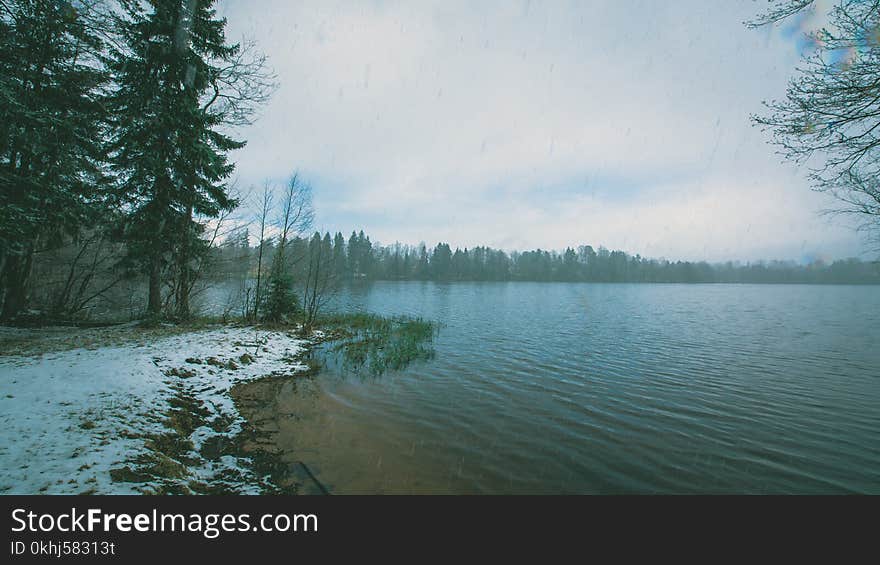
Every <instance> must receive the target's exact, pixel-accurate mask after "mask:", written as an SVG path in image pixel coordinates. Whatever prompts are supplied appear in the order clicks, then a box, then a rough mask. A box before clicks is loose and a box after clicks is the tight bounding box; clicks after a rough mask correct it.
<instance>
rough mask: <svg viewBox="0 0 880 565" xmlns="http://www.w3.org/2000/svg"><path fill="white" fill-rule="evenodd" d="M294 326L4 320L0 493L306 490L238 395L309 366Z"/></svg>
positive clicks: (304, 480) (305, 341) (305, 480)
mask: <svg viewBox="0 0 880 565" xmlns="http://www.w3.org/2000/svg"><path fill="white" fill-rule="evenodd" d="M296 329H297V328H295V327H290V328H261V327H259V326H236V325H233V324H218V325H211V326H208V327H202V328H187V327H180V326H174V327H164V328H158V329H156V328H151V329H146V328H139V327H136V326H129V325H127V327H125V328H121V329H117V330H115V331H114V330H113V329H110V330H104V329H102V330H101V331H95V330H86V331H82V332H71V330H70V328H63V329H61V330H58V331H54V330H47V329H44V330H43V331H41V332H40V334H41V335H36V334H35V333H34V332H27V331H19V330H17V329H15V328H3V329H2V331H0V343H2V344H3V348H2V349H3V352H4V355H0V402H3V403H4V404H5V406H4V407H3V408H4V410H3V414H2V416H0V428H2V430H0V436H4V437H2V439H0V446H2V449H0V462H2V465H0V468H2V471H0V493H4V494H38V493H52V494H74V493H76V494H110V493H131V494H136V493H141V494H166V493H171V494H209V493H210V494H221V493H222V494H273V493H282V494H293V493H296V492H299V491H300V490H302V487H303V485H306V486H309V483H310V482H312V481H311V480H310V479H309V477H308V476H307V475H306V473H305V472H303V470H301V469H289V468H288V467H290V466H288V465H285V464H283V463H282V462H281V461H280V459H279V457H278V454H277V452H276V450H274V449H273V448H272V446H271V444H270V443H269V442H267V440H266V434H265V432H264V431H262V430H259V429H258V428H257V426H255V425H254V424H253V423H252V422H251V421H250V420H249V419H248V418H246V417H245V415H244V410H243V409H242V408H241V407H240V402H236V400H235V398H234V394H233V392H232V391H233V389H236V387H240V386H242V385H244V384H251V383H254V382H257V381H263V380H289V379H291V378H301V377H303V376H306V375H308V374H310V373H312V372H313V371H314V366H311V365H309V364H308V363H307V362H306V360H305V357H306V356H307V355H308V354H309V352H310V350H311V348H312V347H313V346H314V344H315V343H316V342H317V341H319V340H320V338H321V334H320V333H319V332H318V333H313V334H312V335H311V336H309V337H308V338H303V337H301V336H297V335H295V334H294V331H295V330H296ZM9 344H12V347H9Z"/></svg>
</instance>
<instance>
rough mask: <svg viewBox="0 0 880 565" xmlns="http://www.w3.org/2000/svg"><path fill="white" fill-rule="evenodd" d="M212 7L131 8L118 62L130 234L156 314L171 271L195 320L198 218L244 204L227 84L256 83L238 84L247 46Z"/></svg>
mask: <svg viewBox="0 0 880 565" xmlns="http://www.w3.org/2000/svg"><path fill="white" fill-rule="evenodd" d="M213 3H214V2H213V0H149V1H148V2H146V3H141V2H135V1H125V2H123V4H122V5H123V8H124V12H125V18H124V19H122V20H121V21H120V23H119V33H120V36H121V40H122V41H121V43H122V45H121V46H120V47H117V48H114V49H113V50H112V52H111V56H110V63H109V66H110V69H111V70H112V72H113V74H114V79H115V81H116V83H117V88H116V90H115V92H113V94H112V96H110V98H109V101H108V105H109V107H110V108H111V110H112V111H113V114H114V117H115V121H114V124H113V125H114V135H113V138H112V146H111V148H112V150H111V157H112V163H113V166H114V169H115V172H116V173H117V175H118V178H119V192H118V196H119V200H120V203H121V204H122V206H123V207H124V209H125V212H126V219H125V222H124V224H123V229H122V236H123V237H124V239H125V240H126V242H127V243H128V250H129V254H130V258H131V260H132V261H133V262H134V263H136V264H138V265H140V266H142V267H143V268H144V269H145V270H146V272H147V274H148V276H149V299H148V307H147V309H148V311H149V312H150V313H151V314H158V313H159V311H160V309H161V307H162V296H161V283H162V279H163V274H170V277H169V278H171V279H172V280H173V283H174V284H173V285H172V286H173V288H172V293H173V296H174V298H175V299H176V310H177V314H178V315H179V316H182V317H186V316H188V315H189V293H190V290H191V288H192V284H193V282H194V280H193V274H194V262H196V261H197V259H198V257H199V256H200V255H201V254H202V253H204V251H205V244H204V243H203V240H202V238H201V237H200V236H201V234H202V232H203V230H204V224H203V223H201V222H199V221H198V220H197V217H205V218H214V217H217V216H219V215H220V214H221V213H222V212H223V211H226V210H230V209H232V208H233V207H234V206H235V205H236V201H235V200H234V199H233V198H232V197H231V196H230V193H229V188H228V186H227V184H226V180H227V179H228V178H229V176H230V175H231V173H232V172H233V168H234V165H233V164H232V163H230V162H229V161H228V157H227V156H228V154H229V152H230V151H232V150H234V149H238V148H240V147H242V146H243V145H244V142H243V141H239V140H236V139H233V138H231V137H230V136H228V135H226V134H225V133H223V131H222V129H223V126H224V125H226V124H227V123H229V122H230V121H231V120H234V119H235V117H236V115H237V114H236V113H237V112H238V111H239V110H240V108H241V107H240V106H235V105H229V104H226V103H224V101H226V100H228V99H229V96H228V95H227V94H225V91H224V88H226V87H228V86H230V85H232V88H233V89H235V88H236V87H235V85H234V82H235V81H236V80H239V81H242V80H244V81H247V80H249V79H248V78H247V76H246V75H247V74H248V72H249V71H248V70H247V69H245V70H244V72H243V76H242V77H238V78H236V77H234V76H233V77H232V78H230V76H231V75H230V71H229V69H231V68H233V69H234V68H235V67H236V65H237V64H238V61H239V57H240V55H241V46H240V45H238V44H227V42H226V37H225V31H224V30H225V26H226V21H225V19H220V18H217V17H216V14H215V11H214V9H213V8H212V5H213ZM250 72H251V74H253V72H252V71H250ZM258 99H259V97H258V96H255V98H254V101H258Z"/></svg>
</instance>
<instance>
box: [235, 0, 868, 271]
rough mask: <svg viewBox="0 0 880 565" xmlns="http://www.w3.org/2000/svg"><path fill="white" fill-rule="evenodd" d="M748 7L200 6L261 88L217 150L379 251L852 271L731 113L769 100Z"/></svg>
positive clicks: (772, 69) (773, 157) (851, 248)
mask: <svg viewBox="0 0 880 565" xmlns="http://www.w3.org/2000/svg"><path fill="white" fill-rule="evenodd" d="M764 6H766V2H753V1H733V0H731V1H723V0H715V1H710V2H706V1H705V0H693V1H691V0H683V1H676V2H657V1H654V0H646V1H635V0H612V1H586V0H584V1H580V0H574V1H570V2H568V1H562V0H559V1H547V2H540V1H536V0H533V1H529V0H523V1H513V0H499V1H492V0H480V1H477V2H474V1H457V0H444V1H438V2H428V1H417V0H407V1H401V2H394V1H380V0H375V1H369V0H357V1H347V0H336V1H334V0H320V1H297V2H290V1H288V0H259V1H254V0H221V2H220V3H219V5H218V11H219V13H220V14H221V15H223V16H225V17H227V18H228V20H229V23H228V28H227V30H228V35H229V38H230V39H231V40H238V39H240V38H242V37H247V38H252V39H255V40H256V41H257V42H258V43H259V45H260V48H261V49H262V50H263V51H264V52H265V53H266V54H267V55H268V57H269V63H270V65H271V66H272V67H273V69H274V71H275V73H276V74H277V77H278V84H279V87H278V90H277V91H276V92H275V94H274V96H273V98H272V100H271V102H270V103H269V104H268V105H267V106H265V107H264V108H263V109H262V110H261V113H260V117H259V118H258V119H257V120H256V121H255V122H254V123H253V124H252V125H250V126H247V127H246V128H244V129H242V130H241V131H240V132H239V134H240V135H241V136H242V137H244V138H245V139H247V140H248V145H247V146H246V147H245V148H244V149H242V150H240V151H237V152H236V153H235V154H234V155H233V160H234V161H235V162H236V164H237V172H236V174H237V182H238V185H239V187H242V188H243V189H245V191H246V190H247V188H248V187H250V186H255V187H259V186H261V185H262V184H263V182H264V181H265V180H267V179H268V180H272V181H275V182H278V183H283V182H284V180H285V178H287V177H288V176H289V175H290V174H291V173H292V172H293V171H295V170H296V171H299V172H300V174H301V175H303V176H304V178H306V179H307V180H308V182H309V183H310V184H311V186H312V188H313V191H314V204H315V210H316V221H315V227H316V228H318V229H320V230H321V231H331V232H335V231H337V230H339V231H342V232H343V233H345V234H348V233H350V232H351V230H353V229H358V230H360V229H363V230H364V231H365V232H366V233H367V234H369V235H370V236H371V237H372V238H373V240H375V241H379V242H381V243H384V244H390V243H394V242H396V241H399V242H401V243H409V244H417V243H419V242H426V243H427V244H428V245H429V246H431V245H434V244H435V243H437V242H438V241H445V242H449V243H450V244H451V245H453V247H455V246H461V247H472V246H474V245H489V246H492V247H496V248H501V249H506V250H513V249H520V250H524V249H535V248H542V249H557V250H561V249H564V248H565V247H566V246H576V245H580V244H590V245H593V246H594V247H598V246H600V245H604V246H605V247H608V248H610V249H622V250H625V251H627V252H630V253H633V254H635V253H639V254H641V255H643V256H647V257H655V258H661V257H663V258H668V259H682V260H684V259H687V260H708V261H727V260H739V261H754V260H759V259H790V260H796V261H810V260H814V259H824V260H832V259H837V258H843V257H850V256H861V257H863V258H868V255H867V251H868V247H867V246H865V245H863V242H862V237H861V236H860V234H858V233H856V232H855V231H854V230H853V229H852V226H848V225H845V224H844V222H843V220H841V218H839V217H837V218H830V217H828V216H827V215H823V214H821V212H822V211H823V210H826V209H828V208H831V207H833V206H834V203H833V201H831V200H829V199H828V197H827V196H825V195H822V194H819V193H816V192H814V191H811V190H810V188H809V183H808V181H807V180H806V172H807V171H806V170H805V169H804V168H800V169H799V168H798V167H796V166H795V165H793V164H791V163H786V162H783V161H782V159H781V157H780V156H778V155H777V154H776V153H775V151H776V150H775V148H774V147H773V146H771V145H769V144H768V143H767V139H768V134H767V133H764V132H762V131H761V130H760V129H759V128H757V127H753V126H752V124H751V122H750V120H749V116H750V115H751V114H754V113H760V112H761V111H762V104H761V103H762V101H763V100H770V99H774V98H781V97H782V96H784V93H785V87H786V83H787V81H788V80H789V79H790V78H791V77H792V76H793V75H794V72H795V67H796V65H797V63H798V61H799V58H800V56H801V54H802V53H803V48H804V46H803V44H804V42H803V41H802V39H801V37H800V34H799V33H798V32H797V30H796V29H793V28H792V25H793V24H789V25H787V26H783V27H781V28H764V29H759V30H751V29H748V28H747V27H746V26H745V25H744V24H743V22H744V21H745V20H748V19H750V18H752V17H754V16H755V15H756V14H757V13H758V11H759V10H761V9H762V8H763V7H764Z"/></svg>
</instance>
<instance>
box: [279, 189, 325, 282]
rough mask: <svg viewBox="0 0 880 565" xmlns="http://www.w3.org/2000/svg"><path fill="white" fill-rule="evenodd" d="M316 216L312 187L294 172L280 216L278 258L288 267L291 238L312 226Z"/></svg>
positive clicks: (284, 195)
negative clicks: (286, 254)
mask: <svg viewBox="0 0 880 565" xmlns="http://www.w3.org/2000/svg"><path fill="white" fill-rule="evenodd" d="M314 218H315V213H314V209H313V208H312V187H311V186H309V185H308V184H307V183H306V182H305V181H304V180H302V177H301V176H300V174H299V173H298V172H294V173H293V175H291V177H290V179H289V180H288V181H287V185H286V186H285V189H284V194H283V195H282V199H281V215H280V217H279V218H278V229H279V232H280V234H279V238H278V250H277V251H276V253H275V256H276V258H278V260H279V261H280V262H281V267H282V269H284V268H286V264H285V261H286V258H285V247H286V245H287V243H288V242H289V241H290V239H291V238H293V237H295V236H298V235H301V234H303V233H305V232H306V230H308V229H309V228H311V227H312V221H313V220H314Z"/></svg>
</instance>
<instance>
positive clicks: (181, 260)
mask: <svg viewBox="0 0 880 565" xmlns="http://www.w3.org/2000/svg"><path fill="white" fill-rule="evenodd" d="M192 214H193V209H192V205H190V206H189V207H188V208H187V211H186V216H185V217H184V220H183V222H184V224H183V233H182V234H181V237H182V238H183V239H182V241H181V245H180V254H179V256H178V260H177V316H178V317H179V318H181V319H183V320H185V319H188V318H189V317H190V309H189V293H190V290H192V280H191V279H192V277H191V273H190V265H189V263H190V254H191V253H190V244H191V243H192V242H191V241H190V238H191V237H192V234H191V233H190V231H191V224H192Z"/></svg>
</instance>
